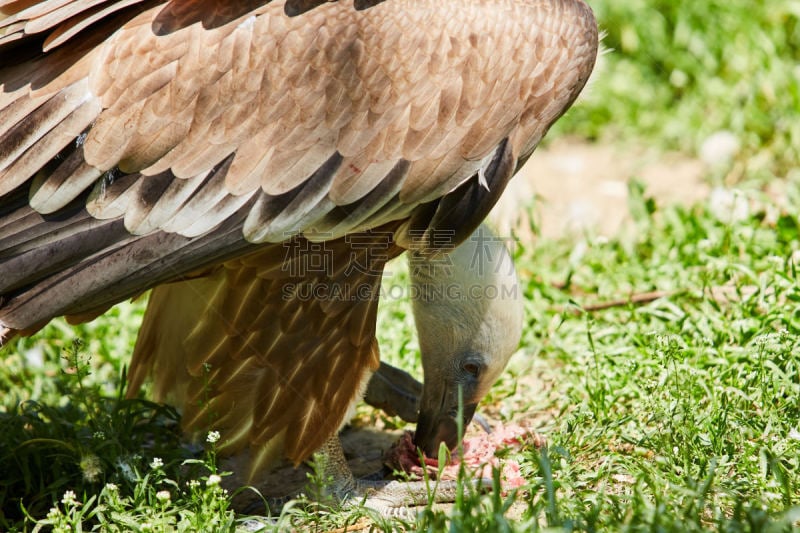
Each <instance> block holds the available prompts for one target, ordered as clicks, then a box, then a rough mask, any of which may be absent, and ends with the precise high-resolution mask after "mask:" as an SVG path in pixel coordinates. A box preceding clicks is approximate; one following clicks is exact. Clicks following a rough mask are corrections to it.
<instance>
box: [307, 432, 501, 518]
mask: <svg viewBox="0 0 800 533" xmlns="http://www.w3.org/2000/svg"><path fill="white" fill-rule="evenodd" d="M319 454H320V455H321V456H322V457H321V460H322V463H323V465H324V466H323V469H322V470H323V474H324V476H325V478H326V479H328V480H330V485H329V486H328V487H327V491H326V492H325V493H324V494H322V495H321V496H322V497H323V498H325V497H327V498H333V499H334V500H335V501H336V502H337V503H340V504H341V505H342V506H344V507H349V506H354V505H363V506H364V507H366V508H368V509H372V510H374V511H377V512H378V513H380V514H381V515H382V516H387V517H400V518H413V517H414V516H415V515H416V512H417V511H416V510H415V508H418V507H422V506H425V505H427V504H428V503H429V502H432V503H452V502H454V501H455V500H456V495H457V491H458V490H459V487H458V482H457V481H454V480H440V481H438V482H430V483H429V482H425V481H369V480H364V479H356V478H355V477H354V476H353V473H352V472H351V471H350V468H349V467H348V466H347V459H345V456H344V450H343V449H342V444H341V441H340V440H339V438H338V436H334V437H331V438H329V439H328V440H327V441H326V442H325V444H324V445H323V447H322V448H321V449H320V452H319ZM473 485H474V486H473V489H482V490H488V489H490V488H491V486H492V480H491V479H480V480H475V481H473ZM461 490H463V488H462V489H461Z"/></svg>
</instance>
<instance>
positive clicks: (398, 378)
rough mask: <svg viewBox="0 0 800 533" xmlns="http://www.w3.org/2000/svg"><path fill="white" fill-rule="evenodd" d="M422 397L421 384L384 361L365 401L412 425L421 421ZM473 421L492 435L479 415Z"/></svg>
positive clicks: (375, 374) (403, 371)
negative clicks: (420, 403)
mask: <svg viewBox="0 0 800 533" xmlns="http://www.w3.org/2000/svg"><path fill="white" fill-rule="evenodd" d="M421 396H422V383H420V382H419V381H417V380H416V379H415V378H414V376H412V375H411V374H409V373H408V372H406V371H405V370H400V369H399V368H396V367H393V366H392V365H390V364H388V363H384V362H383V361H381V366H380V367H379V368H378V370H377V371H376V372H375V373H374V374H373V375H372V378H370V380H369V383H368V384H367V391H366V393H365V394H364V401H365V402H366V403H367V404H368V405H371V406H372V407H375V408H376V409H380V410H382V411H383V412H384V413H386V414H387V415H389V416H399V417H400V418H401V419H402V420H403V421H405V422H410V423H412V424H413V423H416V422H417V418H418V417H419V401H420V397H421ZM472 421H473V422H475V423H476V424H477V425H478V426H480V428H481V429H482V430H484V431H485V432H486V433H491V432H492V428H491V426H489V423H488V422H487V421H486V419H485V418H483V417H482V416H481V415H480V414H478V413H475V415H474V416H473V417H472Z"/></svg>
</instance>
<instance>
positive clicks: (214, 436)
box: [206, 431, 219, 444]
mask: <svg viewBox="0 0 800 533" xmlns="http://www.w3.org/2000/svg"><path fill="white" fill-rule="evenodd" d="M218 440H219V431H209V432H208V437H206V441H207V442H209V443H211V444H214V443H216V442H217V441H218Z"/></svg>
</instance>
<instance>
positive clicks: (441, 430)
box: [414, 384, 478, 457]
mask: <svg viewBox="0 0 800 533" xmlns="http://www.w3.org/2000/svg"><path fill="white" fill-rule="evenodd" d="M426 385H427V384H426ZM445 388H447V387H445ZM427 392H428V390H424V391H423V393H422V402H421V405H420V410H419V418H418V420H417V430H416V432H415V433H414V445H415V446H416V447H417V448H419V449H420V450H422V452H423V453H424V454H425V455H426V456H428V457H437V456H438V454H439V444H440V443H442V442H444V443H445V445H446V446H447V449H448V450H452V449H454V448H455V447H456V445H457V444H458V439H459V437H461V435H459V434H458V426H459V424H458V421H457V419H458V400H457V397H458V394H457V393H456V394H452V393H450V394H448V393H447V391H444V394H441V395H436V394H433V395H428V394H426V393H427ZM431 396H433V397H434V398H435V397H436V396H438V397H439V398H440V399H439V400H433V401H431V400H430V398H431ZM453 396H455V397H456V400H455V402H453V401H452V398H453ZM447 399H449V400H451V401H446V400H447ZM442 400H445V401H442ZM477 407H478V404H477V403H470V404H464V408H463V410H462V424H461V428H462V431H463V429H465V428H466V427H467V426H468V425H469V423H470V422H471V421H472V417H473V415H474V414H475V409H476V408H477Z"/></svg>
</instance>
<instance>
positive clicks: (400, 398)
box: [364, 361, 422, 423]
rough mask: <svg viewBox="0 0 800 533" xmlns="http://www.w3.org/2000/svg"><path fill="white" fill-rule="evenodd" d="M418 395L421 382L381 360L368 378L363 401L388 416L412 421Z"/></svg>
mask: <svg viewBox="0 0 800 533" xmlns="http://www.w3.org/2000/svg"><path fill="white" fill-rule="evenodd" d="M420 396H422V383H420V382H419V381H417V380H416V379H414V377H413V376H412V375H411V374H409V373H408V372H406V371H404V370H400V369H399V368H395V367H393V366H392V365H390V364H387V363H384V362H383V361H381V366H380V367H378V370H377V371H376V372H375V373H374V374H373V375H372V378H370V380H369V384H368V385H367V392H366V393H365V394H364V401H365V402H367V403H368V404H369V405H371V406H372V407H376V408H378V409H381V410H382V411H384V412H385V413H386V414H387V415H389V416H399V417H400V418H402V419H403V420H405V421H406V422H411V423H414V422H416V421H417V416H418V414H419V399H420Z"/></svg>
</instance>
